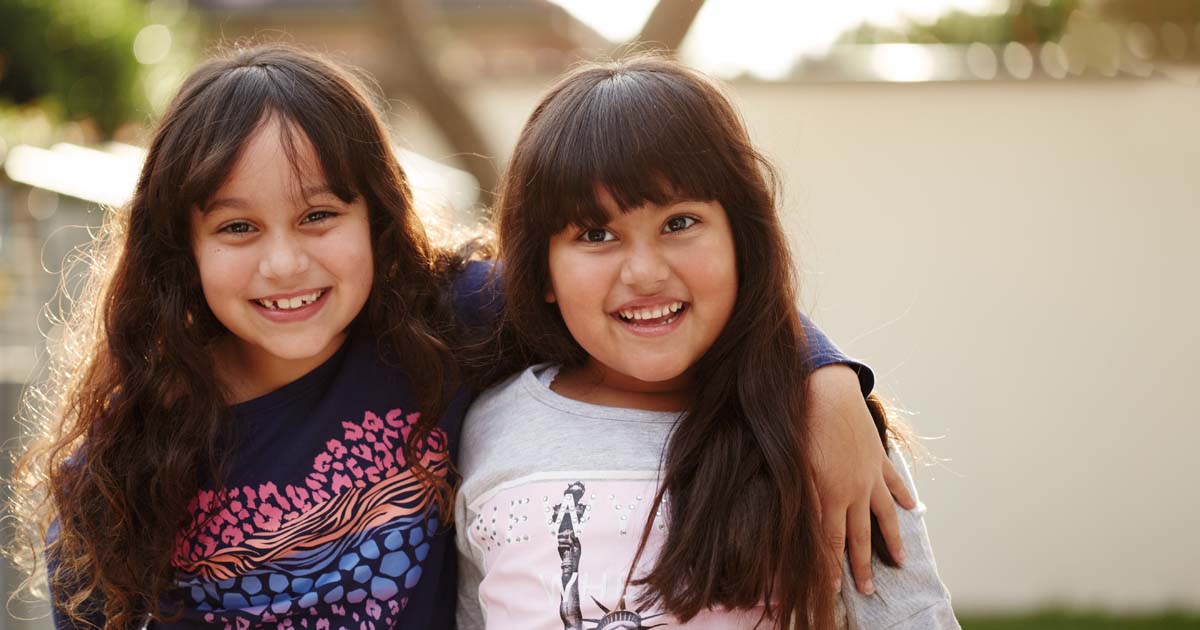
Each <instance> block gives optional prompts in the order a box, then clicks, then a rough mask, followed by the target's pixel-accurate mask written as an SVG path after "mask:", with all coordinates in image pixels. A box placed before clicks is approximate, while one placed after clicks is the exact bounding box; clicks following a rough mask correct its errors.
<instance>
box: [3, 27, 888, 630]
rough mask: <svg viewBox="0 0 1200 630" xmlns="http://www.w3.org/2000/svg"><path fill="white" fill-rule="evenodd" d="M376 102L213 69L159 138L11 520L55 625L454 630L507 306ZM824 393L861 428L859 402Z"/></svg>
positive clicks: (77, 332)
mask: <svg viewBox="0 0 1200 630" xmlns="http://www.w3.org/2000/svg"><path fill="white" fill-rule="evenodd" d="M370 103H371V99H370V97H369V92H368V91H367V90H366V89H365V88H364V87H363V86H362V85H361V83H360V82H359V81H358V80H357V79H356V78H355V77H354V76H352V75H351V74H349V73H348V72H346V71H345V70H343V69H341V68H339V67H338V66H336V65H334V64H332V63H330V62H328V61H326V60H324V59H322V58H321V57H318V56H315V55H312V54H309V53H305V52H302V51H299V50H295V49H293V48H289V47H286V46H280V45H268V46H262V47H258V48H251V49H242V50H235V51H233V52H232V53H231V54H229V55H227V56H225V57H221V58H218V59H214V60H212V61H209V62H207V63H205V64H203V65H201V66H200V67H199V68H197V69H196V70H195V71H194V72H193V73H192V74H191V75H190V76H189V77H188V78H187V80H186V81H185V82H184V84H183V86H182V87H181V89H180V91H179V94H178V95H177V96H176V97H175V99H174V100H173V101H172V103H171V105H170V106H169V108H168V110H167V112H166V114H165V115H164V116H163V118H162V120H161V121H160V122H159V125H158V127H157V130H156V131H155V134H154V137H153V140H152V142H151V144H150V150H149V153H148V156H147V158H146V162H145V164H144V166H143V169H142V173H141V176H140V178H139V181H138V184H137V189H136V192H135V195H134V197H133V200H132V202H131V203H130V204H129V205H128V206H127V207H125V208H122V209H119V210H116V211H113V212H111V213H109V214H108V216H107V217H106V225H105V227H104V230H103V232H102V233H101V235H100V239H99V241H98V242H97V244H96V250H95V256H94V259H93V260H94V264H93V265H92V266H91V267H90V268H89V269H88V272H89V274H90V275H89V276H88V280H87V285H86V289H85V290H84V291H83V293H82V296H81V299H80V300H79V301H78V302H77V303H76V304H75V305H74V309H73V310H72V315H71V321H69V322H68V323H67V326H66V328H65V333H64V336H63V342H62V343H61V344H59V345H54V346H52V354H51V370H52V373H51V376H52V378H51V380H50V381H49V382H48V383H47V384H46V385H44V386H42V387H40V388H38V389H35V390H34V391H33V392H32V393H31V395H29V396H28V397H27V398H26V404H25V406H24V408H23V410H22V412H21V413H22V418H23V419H25V420H27V421H28V422H29V423H30V424H31V425H34V426H35V428H37V429H38V430H39V431H40V433H39V434H38V436H37V437H38V440H37V441H35V442H34V443H33V444H32V445H31V447H30V449H29V451H28V453H27V455H26V457H25V458H24V460H23V462H22V464H21V466H20V468H19V471H18V475H17V479H18V482H17V496H18V502H17V503H16V504H15V505H14V511H15V513H16V514H17V515H18V516H19V518H20V519H21V520H22V523H23V524H24V525H25V531H26V534H27V537H28V539H29V540H32V541H34V542H33V544H32V545H30V547H31V549H30V550H29V551H30V552H31V553H28V554H26V556H25V557H24V560H25V563H26V566H32V565H33V563H34V562H35V561H36V559H37V558H39V557H40V556H41V551H42V549H41V548H42V547H43V545H42V541H43V540H44V539H45V538H44V536H46V535H47V529H49V533H48V538H49V540H50V542H49V543H48V545H46V547H47V549H46V556H47V558H48V564H49V565H50V566H49V567H48V580H49V585H50V588H51V595H52V598H53V599H52V601H53V603H54V605H55V607H54V615H55V623H56V625H57V626H59V627H93V626H95V627H102V628H108V629H122V630H124V629H125V628H129V627H131V626H141V625H142V624H147V623H148V624H149V625H151V626H153V627H197V626H202V627H217V628H230V629H232V628H236V629H238V630H242V629H244V628H248V627H251V626H254V627H258V626H277V627H282V628H288V627H300V628H313V629H318V628H319V629H324V628H343V627H344V628H376V627H384V628H415V629H422V630H426V629H434V628H450V627H452V626H453V622H454V620H453V616H454V601H455V588H456V580H455V574H454V568H455V565H454V550H453V536H452V535H450V534H449V532H448V529H449V528H448V523H447V521H448V520H449V517H450V511H451V510H450V508H451V506H452V501H451V496H452V484H453V482H454V476H453V474H452V466H451V457H452V455H453V454H454V452H455V449H456V446H457V442H458V433H459V428H460V424H461V421H462V418H463V414H464V410H465V408H466V404H467V402H468V399H469V397H470V394H471V392H470V391H469V390H468V389H467V388H465V387H463V386H462V385H461V384H460V383H461V380H462V379H460V378H458V374H457V372H458V370H457V369H456V357H455V356H454V353H453V352H452V351H451V348H452V347H454V346H455V344H456V340H457V338H458V337H459V335H460V332H461V331H460V326H459V324H458V322H460V321H461V322H480V321H486V320H487V319H488V318H489V316H493V315H494V308H495V307H494V306H492V300H491V299H490V296H491V294H490V293H489V291H488V288H487V286H485V285H484V284H483V283H482V280H483V278H484V277H485V275H486V272H487V270H486V269H485V268H482V267H483V266H482V265H472V266H468V267H466V268H465V269H464V268H463V267H464V264H463V263H464V260H463V257H462V256H456V255H454V254H451V253H449V252H446V251H442V250H440V249H437V248H435V247H434V246H433V245H432V244H431V243H430V241H429V239H428V238H427V237H426V235H425V232H424V230H423V229H422V226H421V225H420V223H419V222H418V220H417V218H416V215H415V214H414V212H413V205H412V195H411V193H410V189H409V185H408V182H407V180H406V178H405V175H404V173H403V171H401V169H400V167H399V165H398V164H397V163H396V160H395V157H394V154H393V149H392V146H391V144H390V142H389V140H388V137H387V134H386V131H385V129H384V126H383V124H382V123H381V121H380V118H379V116H378V114H377V113H376V112H375V111H374V109H373V108H372V106H371V104H370ZM825 343H826V344H827V341H826V342H825ZM810 358H811V359H813V361H814V363H815V364H820V365H828V364H832V363H837V362H838V361H843V360H844V357H839V356H829V355H822V356H813V357H810ZM835 370H837V371H835ZM827 372H830V373H832V374H834V375H835V376H833V377H831V378H833V380H832V381H830V382H841V383H844V382H845V381H849V386H848V387H849V389H851V390H852V394H851V396H850V403H849V404H848V405H847V404H845V403H844V401H845V400H846V398H845V397H843V396H840V395H839V394H838V392H840V391H842V390H844V389H845V388H846V387H847V386H846V385H844V384H843V385H839V386H837V387H836V388H835V390H834V392H833V393H829V390H828V389H827V390H826V392H827V393H829V399H830V400H833V401H837V402H836V403H835V404H833V405H832V407H833V408H834V409H835V410H836V411H834V412H832V413H833V417H834V418H840V416H842V415H853V414H854V413H855V412H856V411H858V410H859V409H860V408H861V407H862V399H861V397H860V396H859V393H858V391H857V387H858V380H857V379H856V378H855V377H854V376H853V374H849V376H847V375H846V373H849V370H848V369H846V368H844V367H838V368H833V367H831V368H829V370H827ZM833 422H835V421H834V420H831V421H830V424H831V425H832V424H833ZM845 424H846V426H853V424H854V423H845ZM830 444H831V451H832V452H834V453H839V454H842V453H847V452H848V453H850V455H849V456H847V457H844V458H840V459H844V460H845V461H853V462H855V464H857V462H858V461H859V460H856V459H854V456H855V455H857V454H858V453H859V452H860V451H859V449H857V448H856V445H855V442H854V441H853V440H849V441H839V440H838V439H833V440H831V442H830ZM865 452H866V454H867V457H866V460H865V461H866V463H867V465H866V466H865V468H863V469H862V470H858V469H857V468H856V470H857V471H858V472H860V473H861V472H863V471H864V470H865V475H863V474H860V475H859V479H860V480H864V479H865V480H866V481H867V482H870V481H871V480H872V479H875V478H877V477H878V476H880V475H881V472H880V468H879V466H878V463H877V462H876V461H875V460H874V459H873V457H874V454H873V452H872V451H869V450H868V451H865ZM867 487H868V488H871V486H870V485H869V484H868V486H867ZM884 492H885V493H886V490H884ZM852 494H854V493H852ZM867 494H868V496H869V494H870V493H867ZM853 498H855V499H858V497H853ZM889 501H890V500H889ZM889 509H890V503H889Z"/></svg>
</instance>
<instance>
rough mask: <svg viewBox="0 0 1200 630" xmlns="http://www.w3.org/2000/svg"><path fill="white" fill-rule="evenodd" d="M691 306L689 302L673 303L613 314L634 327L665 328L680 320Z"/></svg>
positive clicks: (624, 310) (623, 310) (625, 310)
mask: <svg viewBox="0 0 1200 630" xmlns="http://www.w3.org/2000/svg"><path fill="white" fill-rule="evenodd" d="M688 306H690V305H689V304H688V303H687V302H672V303H670V304H666V305H663V306H655V307H651V308H630V309H622V310H619V311H617V312H615V313H613V314H612V316H613V317H614V318H616V319H617V320H618V321H620V322H622V323H625V324H631V325H634V326H664V325H666V324H670V323H671V322H674V321H675V320H676V319H679V316H680V315H682V314H683V313H684V311H686V310H687V308H688Z"/></svg>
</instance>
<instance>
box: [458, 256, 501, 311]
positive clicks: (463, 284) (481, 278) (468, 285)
mask: <svg viewBox="0 0 1200 630" xmlns="http://www.w3.org/2000/svg"><path fill="white" fill-rule="evenodd" d="M495 269H496V266H495V265H494V264H493V263H492V261H490V260H473V261H471V262H468V263H467V264H466V266H464V267H463V269H462V270H461V271H459V272H458V273H456V274H454V275H453V276H452V277H451V279H450V300H451V302H452V303H453V305H454V312H455V314H456V315H457V316H458V317H459V318H461V319H463V320H465V321H466V322H467V323H468V324H472V323H481V322H483V321H488V320H491V319H493V318H494V316H495V315H496V314H497V313H498V312H499V311H500V301H501V292H500V289H499V283H498V275H497V274H496V273H493V272H494V270H495Z"/></svg>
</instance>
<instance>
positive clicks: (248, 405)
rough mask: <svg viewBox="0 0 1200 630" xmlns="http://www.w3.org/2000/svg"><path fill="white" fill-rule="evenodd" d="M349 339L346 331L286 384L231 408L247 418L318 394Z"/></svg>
mask: <svg viewBox="0 0 1200 630" xmlns="http://www.w3.org/2000/svg"><path fill="white" fill-rule="evenodd" d="M351 343H353V335H352V334H347V335H346V338H345V339H344V340H343V341H342V345H341V346H340V347H338V349H337V351H336V352H334V353H333V355H331V356H330V357H329V358H328V359H325V361H324V362H323V363H321V364H320V365H318V366H317V367H315V368H313V369H311V370H309V371H308V372H306V373H305V374H304V375H302V376H300V377H299V378H297V379H296V380H294V381H292V382H290V383H288V384H286V385H283V386H281V387H278V388H276V389H273V390H271V391H269V392H267V393H265V394H263V395H261V396H258V397H255V398H251V399H250V400H246V401H243V402H240V403H238V404H236V405H231V406H230V410H231V411H232V412H233V414H234V415H235V416H237V417H238V418H241V419H243V420H247V419H253V418H256V417H260V416H263V415H265V414H267V413H269V412H273V411H277V410H279V409H281V408H284V407H289V406H292V405H294V404H298V403H301V402H307V401H310V400H315V399H317V398H319V397H320V396H321V394H322V393H324V391H325V389H326V386H328V385H329V383H330V382H331V381H332V380H333V377H334V375H336V374H337V373H338V369H339V368H340V367H341V364H342V360H343V359H344V358H345V356H346V353H347V352H348V351H349V347H350V344H351Z"/></svg>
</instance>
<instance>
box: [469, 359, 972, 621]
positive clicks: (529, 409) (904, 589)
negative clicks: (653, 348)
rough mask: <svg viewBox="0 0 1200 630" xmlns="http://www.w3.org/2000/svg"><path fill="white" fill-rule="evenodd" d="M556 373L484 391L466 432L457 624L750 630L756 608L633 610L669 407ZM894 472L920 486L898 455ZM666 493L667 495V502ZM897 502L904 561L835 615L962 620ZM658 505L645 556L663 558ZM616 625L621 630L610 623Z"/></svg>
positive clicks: (912, 515) (912, 516)
mask: <svg viewBox="0 0 1200 630" xmlns="http://www.w3.org/2000/svg"><path fill="white" fill-rule="evenodd" d="M556 373H557V369H556V368H555V367H553V366H550V367H547V366H535V367H533V368H530V369H528V370H526V371H525V372H523V373H521V374H518V375H516V376H514V377H512V378H510V379H509V380H507V381H505V382H504V383H501V384H500V385H497V386H496V387H494V388H492V389H490V390H488V391H487V392H485V393H484V394H483V395H482V396H481V397H480V398H479V399H478V400H477V401H476V403H475V405H474V406H473V407H472V408H471V410H470V412H469V413H468V415H467V418H466V421H465V426H464V428H463V435H462V442H461V445H462V446H461V452H460V453H461V454H460V459H459V470H460V473H461V474H462V476H463V483H462V489H461V491H460V493H459V495H458V504H457V505H456V510H455V515H456V524H457V536H458V540H457V543H458V550H459V604H458V615H457V616H458V627H459V628H460V630H474V629H477V628H487V629H489V630H498V629H501V630H505V629H510V628H511V629H514V630H515V629H517V628H521V629H522V630H525V629H528V628H534V629H542V628H544V629H547V630H550V629H554V630H557V629H558V628H594V627H595V628H604V627H607V625H606V624H608V623H610V622H615V621H624V622H625V623H632V624H635V625H628V626H626V625H619V627H650V626H654V625H656V624H667V625H665V626H662V627H664V628H687V629H689V630H692V629H703V628H722V629H731V628H753V627H755V624H756V623H757V622H758V620H759V619H760V615H761V612H762V611H761V609H759V610H748V611H747V610H738V611H728V610H712V611H706V612H704V613H702V614H701V615H699V616H697V617H696V618H694V619H692V620H691V621H689V622H688V623H687V624H681V623H678V622H677V621H676V620H675V619H673V618H672V617H671V616H670V615H668V614H663V613H661V612H660V611H656V610H636V604H635V603H634V602H635V601H636V599H637V598H636V595H637V592H636V591H634V590H632V589H631V590H630V591H629V592H628V593H627V595H626V598H625V601H626V603H627V604H628V609H621V608H620V597H621V592H622V589H623V587H624V584H625V578H626V574H627V573H628V570H629V566H630V563H631V562H632V560H633V556H634V553H635V551H636V548H637V544H638V541H639V537H640V535H641V532H642V527H643V526H644V524H645V522H646V519H647V518H648V517H649V512H648V510H649V506H650V504H651V503H652V501H653V497H654V495H655V493H656V490H657V488H658V474H659V468H658V467H659V460H660V457H661V454H662V452H663V449H664V448H665V445H666V441H667V438H668V437H669V435H670V430H671V427H672V425H673V423H674V422H675V420H676V417H677V414H674V413H663V412H651V411H642V410H636V409H621V408H613V407H603V406H598V405H592V404H588V403H583V402H579V401H576V400H572V399H569V398H565V397H563V396H561V395H559V394H557V393H555V392H554V391H552V390H551V389H550V383H551V382H553V379H554V376H555V374H556ZM893 462H895V463H896V467H897V470H899V471H900V473H901V475H902V476H903V477H904V480H905V483H906V484H907V485H908V487H909V489H910V490H911V491H913V492H914V494H915V488H914V487H913V482H912V478H911V476H910V475H909V473H908V468H907V466H906V465H905V464H904V461H903V459H902V458H901V456H900V455H899V454H894V455H893ZM666 500H667V501H669V500H670V499H669V497H668V498H667V499H666ZM924 512H925V507H924V505H919V506H918V507H917V508H916V509H915V510H912V511H906V510H903V509H899V518H900V532H901V536H902V539H903V541H904V546H905V550H906V552H907V554H908V560H907V561H906V563H905V565H904V568H902V569H892V568H889V567H886V566H883V565H882V564H880V563H878V562H877V563H875V566H874V567H873V571H874V574H875V577H874V580H875V588H876V593H875V595H872V596H866V595H862V594H860V593H857V592H856V591H855V590H854V587H853V585H852V584H851V583H850V582H849V577H848V576H849V575H850V570H849V567H848V566H846V567H844V569H845V570H844V571H843V574H844V575H845V576H847V577H845V578H844V579H845V580H846V583H845V585H844V587H843V589H842V596H841V609H842V610H841V614H842V615H844V619H843V621H844V624H845V626H846V627H848V628H850V629H852V630H858V629H864V630H867V629H869V630H878V629H885V628H896V629H913V630H917V629H920V630H942V629H958V628H959V625H958V622H957V621H956V620H955V618H954V613H953V611H952V609H951V607H950V594H949V593H948V592H947V590H946V588H945V587H944V586H943V585H942V583H941V581H940V579H939V578H938V575H937V566H936V564H935V562H934V558H933V551H932V549H931V547H930V545H929V539H928V536H927V534H926V532H925V525H924V522H923V521H922V519H921V515H922V514H924ZM665 527H666V523H665V521H664V519H663V514H662V510H659V513H657V514H656V515H655V521H654V529H653V530H652V536H651V538H650V540H649V542H648V544H647V549H646V553H645V555H644V557H643V560H642V561H641V563H642V564H641V565H639V566H649V565H648V564H646V563H649V562H653V560H654V558H656V557H657V550H658V548H659V546H660V545H661V543H662V538H663V535H662V532H663V531H664V530H665ZM614 627H618V626H614Z"/></svg>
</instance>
